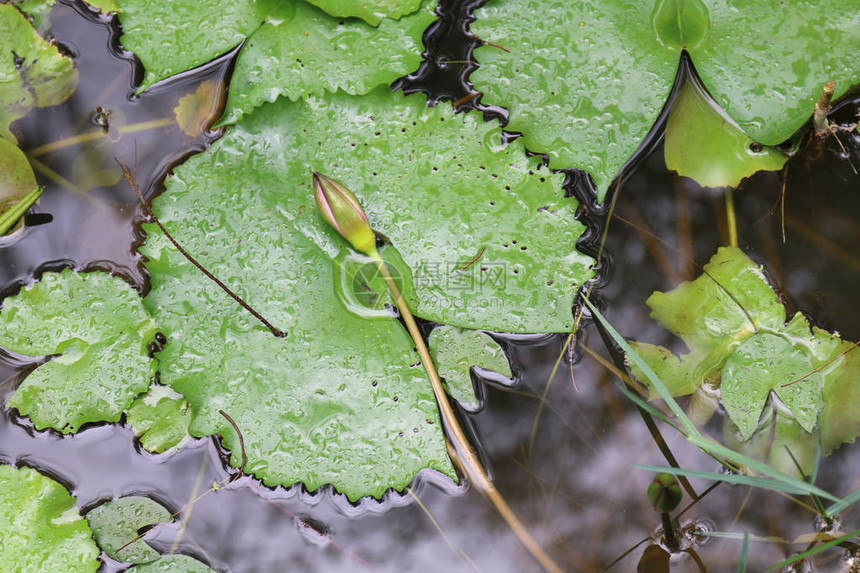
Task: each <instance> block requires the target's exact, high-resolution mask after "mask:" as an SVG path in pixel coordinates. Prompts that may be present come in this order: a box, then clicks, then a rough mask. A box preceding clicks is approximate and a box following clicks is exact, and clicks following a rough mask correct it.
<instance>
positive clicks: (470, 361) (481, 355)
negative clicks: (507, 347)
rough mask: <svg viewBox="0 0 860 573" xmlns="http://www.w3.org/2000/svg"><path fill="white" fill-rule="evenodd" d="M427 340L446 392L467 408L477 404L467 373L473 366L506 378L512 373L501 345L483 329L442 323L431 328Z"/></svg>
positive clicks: (473, 407)
mask: <svg viewBox="0 0 860 573" xmlns="http://www.w3.org/2000/svg"><path fill="white" fill-rule="evenodd" d="M429 342H430V354H431V356H432V357H433V362H434V363H435V364H436V367H437V369H438V370H439V375H440V376H441V377H442V378H444V379H445V384H446V385H447V389H448V394H450V396H451V397H452V398H454V399H455V400H457V401H458V402H460V403H461V404H463V405H464V406H466V407H467V408H471V409H475V408H476V407H477V406H478V403H477V401H476V400H475V393H474V391H473V390H472V377H471V376H470V374H469V373H470V371H471V369H472V367H473V366H475V367H478V368H480V369H481V370H484V371H487V372H493V373H496V374H497V375H500V376H502V377H505V378H510V377H511V376H513V374H511V367H510V365H509V364H508V359H507V357H505V352H504V350H503V349H502V347H501V346H499V343H498V342H496V341H495V340H493V339H492V338H491V337H490V336H489V335H487V334H485V333H483V332H480V331H477V330H466V329H462V328H457V327H456V326H447V325H442V326H437V327H436V328H434V329H433V331H432V332H431V333H430V340H429Z"/></svg>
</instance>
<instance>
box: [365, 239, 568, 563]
mask: <svg viewBox="0 0 860 573" xmlns="http://www.w3.org/2000/svg"><path fill="white" fill-rule="evenodd" d="M367 254H368V255H369V256H370V257H371V258H372V259H373V261H374V262H375V263H376V266H377V268H378V269H379V274H381V275H382V277H383V278H384V279H385V283H386V284H387V285H388V290H389V291H390V292H391V296H392V298H393V299H394V301H395V303H396V304H397V308H398V309H399V310H400V316H401V317H402V318H403V322H404V324H405V325H406V330H408V331H409V335H410V336H411V337H412V340H413V342H415V348H416V349H417V350H418V355H419V356H420V357H421V363H422V364H423V365H424V370H426V371H427V375H428V376H429V377H430V385H431V386H432V387H433V394H434V395H435V396H436V403H437V404H438V406H439V414H440V417H441V418H442V423H443V426H444V427H445V430H446V431H447V434H448V436H447V438H448V439H449V440H450V442H449V450H451V449H452V450H453V451H451V452H450V454H449V455H450V457H451V459H452V460H453V461H454V463H455V465H457V466H459V468H460V471H462V472H463V473H464V474H465V475H466V477H467V478H468V479H469V481H471V482H472V483H473V484H474V485H475V487H476V488H477V489H478V491H480V492H481V493H483V494H484V495H486V496H487V498H489V500H490V502H491V503H492V504H493V506H494V507H495V508H496V511H498V512H499V515H501V516H502V519H504V520H505V522H506V523H507V524H508V527H510V528H511V530H512V531H513V532H514V534H515V535H516V536H517V537H518V538H519V540H520V542H521V543H522V544H523V545H524V546H525V548H526V549H527V550H528V551H529V553H531V554H532V556H533V557H534V558H535V559H536V560H537V561H538V562H539V563H540V564H541V565H542V566H543V568H544V569H545V570H546V571H548V572H549V573H562V569H561V568H560V567H559V566H558V565H557V564H556V563H555V561H553V560H552V558H551V557H550V556H549V555H547V553H546V552H545V551H544V550H543V548H542V547H541V546H540V545H539V544H538V542H537V541H536V540H535V539H534V537H532V535H531V534H530V533H529V531H528V529H527V528H526V527H525V526H524V525H523V524H522V522H521V521H520V520H519V518H517V516H516V514H514V512H513V510H512V509H511V508H510V506H509V505H508V503H507V502H506V501H505V498H504V497H502V494H501V493H499V490H497V489H496V486H495V484H494V483H493V481H492V480H491V479H490V476H489V475H488V474H487V470H486V469H484V466H483V464H481V460H480V459H479V458H478V455H477V454H476V453H475V450H474V448H473V447H472V445H471V444H470V443H469V439H468V438H467V437H466V433H465V432H463V428H462V427H461V426H460V422H458V421H457V416H456V415H455V414H454V408H452V407H451V402H450V400H449V399H448V394H446V393H445V388H444V386H443V385H442V379H441V378H440V377H439V373H438V372H437V370H436V366H435V364H433V359H432V358H431V357H430V351H429V350H428V348H427V344H426V343H425V342H424V337H422V336H421V331H419V330H418V325H417V324H416V323H415V318H414V317H413V316H412V312H411V311H410V310H409V306H408V305H407V304H406V301H405V300H404V299H403V295H402V294H401V293H400V289H399V288H398V286H397V283H395V282H394V279H393V278H392V276H391V273H390V272H389V271H388V266H387V265H386V264H385V261H384V260H383V259H382V257H381V256H380V254H379V251H378V250H376V249H373V250H372V251H370V252H369V253H367Z"/></svg>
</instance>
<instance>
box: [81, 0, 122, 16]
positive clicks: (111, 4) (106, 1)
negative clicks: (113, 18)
mask: <svg viewBox="0 0 860 573" xmlns="http://www.w3.org/2000/svg"><path fill="white" fill-rule="evenodd" d="M84 2H86V3H87V4H89V5H90V6H92V7H93V8H95V9H96V10H98V11H99V12H102V13H103V14H111V13H117V12H120V11H121V8H120V6H119V0H84Z"/></svg>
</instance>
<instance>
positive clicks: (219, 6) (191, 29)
mask: <svg viewBox="0 0 860 573" xmlns="http://www.w3.org/2000/svg"><path fill="white" fill-rule="evenodd" d="M411 3H413V2H410V4H411ZM120 4H121V7H122V13H121V14H120V21H121V23H122V25H123V36H122V42H123V45H124V46H125V47H126V48H127V49H129V50H131V51H132V52H134V53H135V55H137V57H138V58H140V60H141V62H142V63H143V66H144V68H145V76H144V81H143V84H142V85H141V89H142V88H145V87H148V86H149V85H151V84H153V83H155V82H156V81H159V80H162V79H164V78H166V77H169V76H172V75H174V74H177V73H179V72H182V71H185V70H188V69H191V68H194V67H197V66H200V65H202V64H205V63H206V62H208V61H210V60H212V59H214V58H215V57H217V56H219V55H221V54H223V53H225V52H227V51H228V50H230V49H232V48H234V47H236V46H237V45H239V44H241V43H243V42H245V44H244V46H243V47H242V50H241V52H240V53H239V56H238V60H237V62H236V68H235V70H234V72H233V76H232V82H231V87H230V91H229V99H228V103H227V109H226V111H225V119H224V122H226V123H232V122H235V121H237V120H238V119H239V118H240V117H241V116H242V115H243V114H246V113H250V112H251V111H252V110H253V109H254V108H255V107H256V106H258V105H260V104H262V103H263V102H265V101H273V100H274V99H276V98H277V97H278V96H280V95H285V96H287V97H290V98H291V99H296V98H298V97H301V96H304V95H306V94H309V93H320V92H322V91H325V90H337V89H343V90H346V91H349V92H350V93H356V94H361V93H366V92H368V91H370V90H372V89H373V88H374V87H376V86H378V85H381V84H389V83H391V82H393V81H394V80H395V79H397V78H398V77H400V76H403V75H405V74H407V73H409V72H411V71H413V70H414V69H415V68H417V66H418V64H419V63H420V61H421V52H422V51H423V47H422V46H423V45H422V43H421V38H422V35H423V33H424V30H425V29H426V28H427V26H429V24H430V22H432V21H433V19H434V18H435V16H434V14H433V11H432V9H431V7H430V0H425V1H424V4H423V7H421V8H420V10H416V9H414V8H413V9H412V10H410V11H409V15H408V16H404V17H402V18H400V19H399V20H393V19H391V18H385V19H384V20H382V21H381V22H379V23H378V27H376V28H374V27H373V26H371V25H369V24H367V23H366V22H363V21H361V20H357V19H342V18H336V17H333V16H330V15H328V14H326V13H325V12H323V11H322V10H321V9H319V8H317V7H315V6H311V5H310V4H307V3H306V2H277V1H274V0H238V1H236V2H229V3H227V4H225V3H223V2H219V1H217V0H204V1H202V2H199V1H194V2H191V1H189V0H178V1H172V2H152V1H151V0H121V2H120ZM326 4H330V2H326ZM349 4H350V5H351V6H353V5H354V6H358V4H356V3H352V2H351V3H349ZM361 4H366V3H361ZM333 5H334V4H332V6H333ZM393 6H394V5H393V4H392V7H391V8H390V9H391V10H394V8H393ZM395 12H396V10H394V11H393V12H392V14H394V13H395ZM404 14H405V12H404ZM201 20H203V21H206V22H207V25H206V26H201V25H200V22H201Z"/></svg>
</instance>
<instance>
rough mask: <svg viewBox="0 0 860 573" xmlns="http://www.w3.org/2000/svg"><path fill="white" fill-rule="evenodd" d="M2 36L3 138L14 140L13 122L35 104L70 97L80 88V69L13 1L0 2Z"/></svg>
mask: <svg viewBox="0 0 860 573" xmlns="http://www.w3.org/2000/svg"><path fill="white" fill-rule="evenodd" d="M0 38H3V45H2V47H0V137H5V138H7V139H10V140H12V141H14V140H15V138H14V136H13V135H12V133H11V132H10V131H9V126H10V125H11V123H12V122H13V121H15V120H16V119H18V118H19V117H23V116H24V115H26V114H27V112H29V111H30V109H31V108H33V107H47V106H51V105H57V104H59V103H62V102H64V101H65V100H66V99H68V97H69V96H70V95H72V92H74V91H75V88H76V87H77V83H78V72H77V70H76V69H75V67H74V65H73V64H72V60H70V59H69V58H67V57H65V56H63V55H62V54H60V52H59V50H57V47H56V46H54V45H52V44H49V43H48V42H46V41H45V40H44V39H42V38H41V37H40V36H39V34H38V32H36V29H35V28H33V25H32V24H31V23H30V22H29V21H28V20H27V17H26V16H25V15H24V14H23V13H22V12H20V11H19V10H18V9H17V8H16V7H15V6H13V5H11V4H0Z"/></svg>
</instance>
